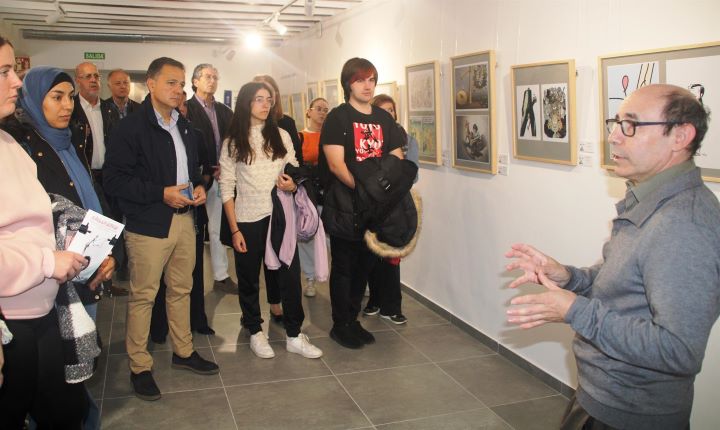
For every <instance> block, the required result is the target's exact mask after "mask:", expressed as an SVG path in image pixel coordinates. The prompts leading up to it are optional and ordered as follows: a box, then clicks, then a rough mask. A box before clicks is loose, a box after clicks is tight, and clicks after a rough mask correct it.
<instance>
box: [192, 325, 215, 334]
mask: <svg viewBox="0 0 720 430" xmlns="http://www.w3.org/2000/svg"><path fill="white" fill-rule="evenodd" d="M194 331H196V332H198V333H199V334H207V335H214V334H215V330H213V329H212V328H210V326H205V327H202V328H198V329H195V330H194Z"/></svg>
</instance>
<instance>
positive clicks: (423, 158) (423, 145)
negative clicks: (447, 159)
mask: <svg viewBox="0 0 720 430" xmlns="http://www.w3.org/2000/svg"><path fill="white" fill-rule="evenodd" d="M405 82H406V85H407V96H408V97H407V100H408V102H407V103H408V106H407V112H408V114H407V116H408V118H407V124H408V128H407V132H408V133H409V134H411V135H412V136H413V137H415V140H417V142H418V147H419V148H418V149H419V157H418V158H419V160H420V162H421V163H427V164H435V165H438V166H439V165H440V164H442V150H441V144H440V142H442V140H441V138H440V136H441V134H440V121H439V119H440V115H439V110H440V65H439V64H438V62H437V61H429V62H427V63H419V64H413V65H410V66H407V67H405ZM376 92H377V91H376Z"/></svg>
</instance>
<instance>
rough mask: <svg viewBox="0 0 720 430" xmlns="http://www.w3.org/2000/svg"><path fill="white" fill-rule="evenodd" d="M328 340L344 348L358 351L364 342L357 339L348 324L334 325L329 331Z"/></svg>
mask: <svg viewBox="0 0 720 430" xmlns="http://www.w3.org/2000/svg"><path fill="white" fill-rule="evenodd" d="M330 338H331V339H332V340H334V341H335V342H337V343H339V344H340V345H342V346H344V347H345V348H350V349H360V348H362V347H363V345H365V342H363V340H362V339H360V338H359V337H357V335H356V334H355V330H353V327H352V326H351V325H349V324H342V325H337V324H336V325H334V326H333V328H332V330H330Z"/></svg>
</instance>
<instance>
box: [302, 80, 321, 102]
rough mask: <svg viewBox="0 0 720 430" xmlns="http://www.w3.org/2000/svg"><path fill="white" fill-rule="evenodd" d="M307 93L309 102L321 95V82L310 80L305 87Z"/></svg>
mask: <svg viewBox="0 0 720 430" xmlns="http://www.w3.org/2000/svg"><path fill="white" fill-rule="evenodd" d="M305 93H306V95H307V99H306V100H307V102H308V104H310V102H311V101H313V100H315V99H316V98H318V97H320V84H319V83H318V82H308V83H307V85H306V87H305Z"/></svg>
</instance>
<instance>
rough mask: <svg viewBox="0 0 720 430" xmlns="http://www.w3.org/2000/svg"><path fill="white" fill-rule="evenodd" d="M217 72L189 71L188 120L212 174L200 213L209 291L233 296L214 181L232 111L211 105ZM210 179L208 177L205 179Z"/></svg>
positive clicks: (235, 288) (208, 68)
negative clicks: (203, 220) (196, 131)
mask: <svg viewBox="0 0 720 430" xmlns="http://www.w3.org/2000/svg"><path fill="white" fill-rule="evenodd" d="M219 79H220V78H219V76H218V71H217V69H216V68H215V67H213V65H212V64H207V63H203V64H198V65H197V66H196V67H195V70H194V71H193V76H192V87H193V90H194V91H195V95H194V96H193V97H191V98H190V100H188V103H187V111H188V119H189V120H190V122H192V123H193V127H195V128H197V129H199V130H200V131H201V132H202V134H203V137H204V139H203V142H204V144H205V150H206V151H207V159H208V162H209V163H210V166H211V169H212V171H210V172H207V174H208V175H212V179H214V180H213V181H212V186H211V187H210V189H209V190H208V197H207V202H206V203H205V206H204V207H203V208H202V209H200V210H206V211H207V217H208V236H210V261H211V263H212V268H213V278H214V279H215V283H214V284H213V287H214V288H216V289H218V290H220V291H224V292H226V293H232V294H237V293H238V286H237V284H236V283H235V282H234V281H233V280H232V279H231V278H230V276H229V275H228V260H227V250H226V248H225V246H224V245H223V244H222V243H220V226H221V222H222V211H223V208H222V201H221V200H220V193H219V191H218V187H219V185H218V183H217V179H218V178H219V177H220V165H219V163H218V156H219V155H220V150H221V149H222V143H223V140H224V139H225V137H226V134H227V128H228V125H229V124H230V120H231V119H232V110H230V108H229V107H227V106H225V105H224V104H222V103H220V102H217V101H215V97H214V94H215V91H217V85H218V80H219ZM203 173H204V174H205V172H203ZM207 179H208V180H210V179H211V178H210V177H209V176H208V178H207Z"/></svg>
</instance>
